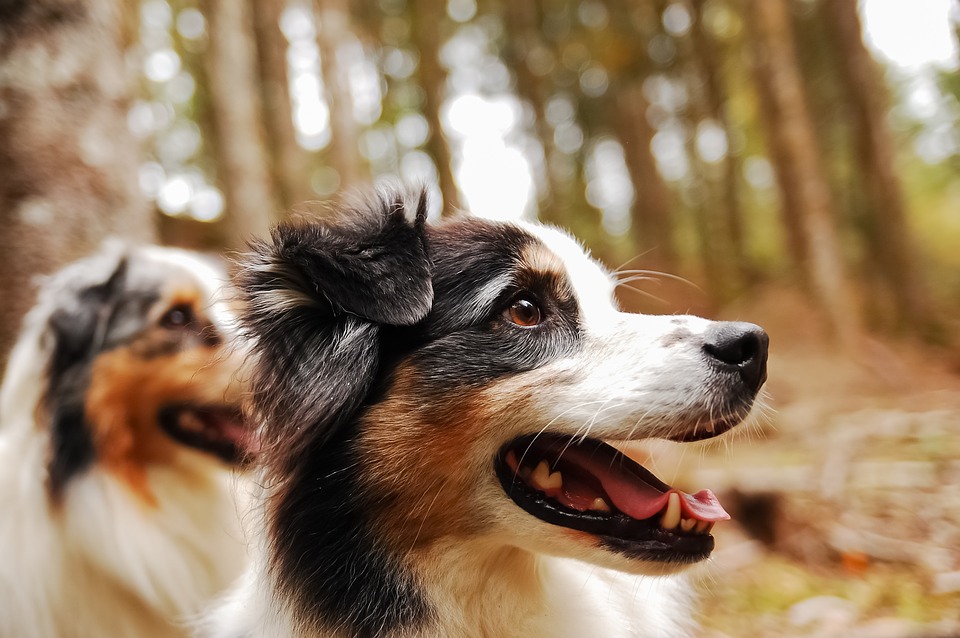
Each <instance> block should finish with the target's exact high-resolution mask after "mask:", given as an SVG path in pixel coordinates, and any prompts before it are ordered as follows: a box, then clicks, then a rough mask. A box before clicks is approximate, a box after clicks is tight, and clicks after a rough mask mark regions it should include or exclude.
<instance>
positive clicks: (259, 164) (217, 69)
mask: <svg viewBox="0 0 960 638" xmlns="http://www.w3.org/2000/svg"><path fill="white" fill-rule="evenodd" d="M258 1H259V0H258ZM202 7H203V12H204V14H205V15H206V17H207V20H208V22H209V33H210V44H209V47H208V49H207V53H206V56H205V62H206V74H207V80H208V82H209V86H210V108H211V111H212V114H213V124H214V127H215V133H216V135H215V136H214V137H215V145H214V146H215V148H214V154H215V157H216V160H217V172H218V174H217V177H218V180H219V182H220V185H221V187H222V188H223V191H224V196H225V199H226V205H227V206H226V215H227V218H226V220H225V221H226V222H227V224H228V226H229V229H230V230H229V233H228V234H229V238H228V242H229V244H230V246H231V247H232V248H243V247H244V246H245V244H246V242H247V241H248V240H249V239H250V237H252V236H260V237H262V236H264V235H266V234H267V232H268V231H269V228H270V226H271V223H272V221H273V219H274V211H275V210H276V203H275V202H274V199H273V192H272V184H271V181H270V173H269V170H268V169H267V162H266V158H267V152H266V147H265V144H264V139H263V131H262V128H261V126H262V125H261V112H262V109H261V104H260V99H259V87H258V85H257V81H256V77H257V72H256V69H257V59H256V50H255V47H254V41H253V25H252V17H251V12H250V6H249V5H248V4H247V3H246V2H241V1H239V0H204V1H203V2H202Z"/></svg>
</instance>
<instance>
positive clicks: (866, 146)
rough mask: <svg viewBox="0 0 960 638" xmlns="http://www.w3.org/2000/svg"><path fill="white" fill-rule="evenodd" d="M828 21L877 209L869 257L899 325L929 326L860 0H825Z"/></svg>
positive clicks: (869, 192) (883, 98) (884, 99)
mask: <svg viewBox="0 0 960 638" xmlns="http://www.w3.org/2000/svg"><path fill="white" fill-rule="evenodd" d="M823 9H824V14H825V17H826V20H825V22H826V23H827V24H829V25H830V26H831V27H832V30H833V34H834V40H835V42H836V44H837V50H838V51H839V53H840V55H839V56H838V58H839V59H838V63H839V65H840V70H841V73H842V74H843V78H844V80H845V85H846V88H847V95H848V98H849V105H850V107H851V109H852V115H853V124H854V131H855V136H856V140H857V153H856V162H857V164H858V166H859V169H860V173H861V179H862V180H863V185H864V189H865V190H866V192H867V197H868V198H869V202H870V207H871V209H872V212H873V214H874V219H873V220H872V221H873V228H872V230H873V232H872V233H871V237H870V239H871V242H870V255H871V259H872V260H873V261H874V262H875V264H876V265H877V266H878V267H879V270H880V271H881V272H882V273H883V278H884V284H885V286H886V287H887V289H888V292H889V297H890V299H889V304H888V306H889V308H888V309H889V311H891V312H892V314H893V316H894V317H896V320H897V322H898V324H899V327H901V328H908V329H909V328H914V329H916V328H919V329H925V328H928V327H930V325H931V324H930V321H931V317H932V315H931V311H930V303H929V300H928V298H927V294H926V287H925V286H924V285H923V283H922V282H921V281H920V279H921V278H920V275H919V273H918V272H917V264H916V262H917V259H916V251H915V250H914V247H913V244H912V240H911V233H910V229H909V226H908V224H907V211H906V205H905V203H904V196H903V190H902V188H901V183H900V176H899V174H898V173H897V169H896V160H895V154H894V148H893V141H892V139H891V136H890V130H889V128H888V126H887V119H886V113H887V96H886V89H885V87H884V84H883V80H882V78H881V76H880V72H879V69H878V68H877V65H876V62H875V61H874V59H873V57H872V56H871V55H870V52H869V51H868V50H867V48H866V46H864V44H863V31H862V27H861V24H860V16H859V15H858V13H857V4H856V3H855V2H851V1H850V0H825V1H824V2H823Z"/></svg>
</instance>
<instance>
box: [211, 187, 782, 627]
mask: <svg viewBox="0 0 960 638" xmlns="http://www.w3.org/2000/svg"><path fill="white" fill-rule="evenodd" d="M425 219H426V199H425V196H424V195H423V194H421V195H420V196H419V199H417V197H416V196H415V195H414V196H411V195H403V194H397V193H391V192H383V191H381V193H380V194H379V195H378V196H375V197H373V198H372V199H370V200H369V201H367V202H366V203H364V204H360V205H357V206H353V207H347V208H346V210H345V211H343V212H341V214H339V215H338V216H336V217H334V218H332V219H328V220H319V221H310V222H293V223H286V224H285V225H281V226H279V227H278V228H277V229H275V231H274V232H273V234H272V240H271V241H265V242H259V243H256V244H254V245H253V251H252V253H251V254H250V255H248V256H247V257H246V259H245V262H244V264H243V267H242V269H241V272H240V275H239V277H238V285H239V288H240V291H241V293H240V294H241V297H242V298H243V299H244V302H245V311H244V313H245V314H244V316H243V319H242V322H241V323H242V325H243V329H244V330H246V332H247V335H248V338H249V339H250V340H251V348H252V351H253V354H252V357H253V362H252V371H251V384H252V387H251V396H252V403H253V406H254V409H255V416H256V418H257V419H258V420H259V421H260V423H261V425H260V427H261V436H262V446H263V447H262V450H261V455H262V456H261V459H262V461H263V466H262V470H261V475H260V481H259V484H260V485H261V486H262V492H261V493H260V494H259V496H258V498H259V502H260V504H259V505H258V506H256V507H257V509H256V511H257V512H258V513H257V516H258V517H259V520H260V523H259V525H260V527H261V533H262V537H261V539H260V542H259V543H258V547H259V550H258V555H257V556H255V558H254V562H253V565H252V567H251V568H250V569H249V570H248V572H247V574H246V575H245V577H244V578H243V579H242V581H241V584H240V585H239V586H238V587H237V588H235V589H234V590H233V591H232V592H231V593H230V594H229V595H227V596H226V597H225V598H224V599H223V600H222V601H221V603H220V604H219V605H218V606H217V607H215V608H214V610H213V611H212V612H211V613H210V615H209V616H208V617H207V619H206V621H205V622H204V624H203V625H202V626H201V628H200V630H199V632H200V635H204V636H211V637H215V638H236V637H238V636H243V637H245V638H254V637H257V638H265V637H271V638H277V637H289V636H296V637H298V638H307V637H320V636H323V637H334V636H336V637H340V636H358V637H373V636H376V637H391V638H413V637H419V636H436V637H466V636H490V637H498V638H503V637H511V636H516V637H523V638H529V637H530V636H550V637H558V636H561V637H562V636H570V637H580V638H582V637H584V636H604V637H607V638H609V637H625V636H661V637H667V636H670V637H676V636H681V635H686V633H687V632H688V631H689V630H690V629H691V627H692V621H691V611H690V609H689V602H690V596H689V594H688V593H687V588H686V586H685V585H684V584H683V583H682V582H681V581H680V580H677V579H668V578H661V576H665V575H668V574H673V573H675V572H678V571H681V570H682V569H683V568H684V567H686V566H688V565H692V564H694V563H697V562H699V561H703V560H704V559H706V558H707V557H708V556H709V555H710V553H711V551H712V549H713V547H714V539H713V536H712V535H711V534H710V530H711V529H712V527H713V525H714V523H716V522H717V521H721V520H724V519H726V518H728V516H727V514H726V513H725V512H724V510H723V507H722V506H721V505H720V503H719V502H718V500H717V499H716V497H715V496H714V495H713V494H712V492H710V491H709V490H703V491H700V492H697V493H695V494H688V493H685V492H683V491H681V490H679V489H676V488H673V487H671V486H669V485H667V484H666V483H663V482H662V481H661V480H660V479H658V478H657V477H655V476H654V475H653V474H652V473H651V472H650V471H648V470H647V469H645V468H643V467H642V466H641V465H639V464H638V463H636V462H634V461H632V460H630V458H628V457H627V456H626V455H625V454H623V453H622V452H621V451H619V450H618V449H617V446H618V445H621V444H623V443H627V442H632V441H638V440H641V439H646V438H651V437H656V438H664V439H670V440H673V441H679V442H691V441H699V440H704V439H708V438H712V437H716V436H719V435H721V434H723V433H724V432H726V431H728V430H730V429H731V428H733V427H734V426H735V425H737V424H739V423H740V422H741V421H743V420H744V419H745V418H746V417H747V416H748V414H749V413H750V412H751V410H752V409H753V405H754V402H755V398H756V397H757V394H758V392H759V391H760V388H761V386H762V385H763V384H764V381H765V379H766V359H767V348H768V338H767V335H766V334H765V333H764V332H763V330H761V329H760V328H759V327H757V326H755V325H753V324H747V323H724V322H712V321H707V320H704V319H700V318H696V317H691V316H643V315H635V314H627V313H623V312H620V311H619V310H618V308H617V305H616V303H615V301H614V285H613V282H612V280H611V277H610V275H609V274H608V273H607V272H606V271H605V270H604V269H603V268H602V267H601V266H600V265H599V264H598V263H597V262H595V261H594V260H592V259H591V258H590V257H589V256H588V255H587V254H586V253H585V252H584V250H583V249H582V248H581V246H580V245H579V244H578V243H577V242H575V241H574V240H573V239H572V238H570V237H569V236H568V235H566V234H565V233H563V232H561V231H560V230H557V229H554V228H551V227H548V226H541V225H536V224H532V223H526V222H512V223H508V222H494V221H488V220H482V219H479V218H473V217H469V216H461V217H458V218H454V219H451V220H445V221H441V222H439V223H437V224H435V225H434V224H431V225H427V224H426V223H425Z"/></svg>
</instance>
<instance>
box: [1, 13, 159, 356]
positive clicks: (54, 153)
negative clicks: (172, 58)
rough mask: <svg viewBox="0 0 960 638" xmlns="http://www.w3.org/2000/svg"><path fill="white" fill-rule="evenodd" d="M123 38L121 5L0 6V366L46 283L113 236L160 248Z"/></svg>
mask: <svg viewBox="0 0 960 638" xmlns="http://www.w3.org/2000/svg"><path fill="white" fill-rule="evenodd" d="M121 30H122V25H121V11H120V6H119V4H118V3H117V2H113V1H111V0H30V1H29V2H5V3H3V4H2V5H0V140H2V141H0V254H2V255H3V260H4V272H3V276H2V277H0V299H2V300H3V303H2V304H0V363H2V361H3V360H5V359H6V356H7V353H8V350H9V347H10V345H11V344H12V343H13V340H14V339H15V335H16V333H17V331H18V330H19V327H20V322H21V319H22V316H23V314H24V313H25V311H26V310H27V309H29V307H30V306H31V305H32V304H33V303H34V299H35V295H36V281H35V279H34V278H35V277H36V276H37V275H42V274H47V273H50V272H52V271H54V270H56V269H57V268H59V267H61V266H62V265H64V264H65V263H67V262H69V261H72V260H74V259H76V258H78V257H81V256H83V255H84V254H86V253H88V252H89V251H90V250H91V249H94V248H96V247H97V246H98V245H99V244H100V243H101V241H102V240H103V239H104V238H106V237H108V236H120V237H123V238H127V239H130V240H134V241H150V240H152V239H153V238H154V226H153V218H152V209H151V208H149V207H148V206H147V205H146V202H145V200H144V198H143V196H142V195H141V193H140V190H139V187H138V184H137V170H138V167H139V163H140V156H139V149H138V147H137V144H136V142H135V141H134V139H133V137H132V135H131V134H130V132H129V130H128V129H127V126H126V122H127V118H126V114H127V107H128V105H129V89H130V86H129V82H128V76H127V73H126V68H125V65H124V59H123V56H124V51H123V50H122V47H121V45H120V37H121Z"/></svg>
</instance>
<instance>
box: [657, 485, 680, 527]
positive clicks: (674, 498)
mask: <svg viewBox="0 0 960 638" xmlns="http://www.w3.org/2000/svg"><path fill="white" fill-rule="evenodd" d="M679 524H680V496H679V495H678V494H677V493H676V492H670V499H669V500H668V501H667V509H666V510H665V511H664V512H663V516H662V517H661V518H660V526H661V527H663V529H673V528H675V527H676V526H677V525H679Z"/></svg>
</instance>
